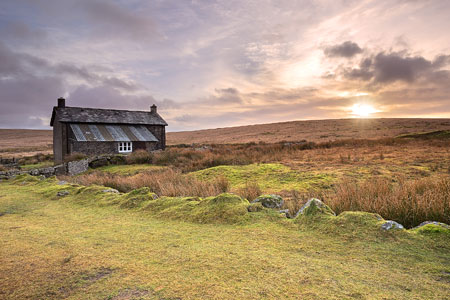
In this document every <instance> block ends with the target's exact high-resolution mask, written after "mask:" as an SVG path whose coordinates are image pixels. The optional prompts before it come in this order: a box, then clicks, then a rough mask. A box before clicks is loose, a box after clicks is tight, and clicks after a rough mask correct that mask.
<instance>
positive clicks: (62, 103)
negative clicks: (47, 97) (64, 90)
mask: <svg viewBox="0 0 450 300" xmlns="http://www.w3.org/2000/svg"><path fill="white" fill-rule="evenodd" d="M58 107H66V99H64V98H63V97H60V98H58Z"/></svg>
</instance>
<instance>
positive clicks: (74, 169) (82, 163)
mask: <svg viewBox="0 0 450 300" xmlns="http://www.w3.org/2000/svg"><path fill="white" fill-rule="evenodd" d="M65 165H66V171H67V175H70V176H73V175H77V174H80V173H83V172H86V171H87V170H88V169H89V160H88V159H82V160H76V161H69V162H68V163H66V164H65Z"/></svg>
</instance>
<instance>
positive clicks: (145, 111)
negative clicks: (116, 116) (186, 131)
mask: <svg viewBox="0 0 450 300" xmlns="http://www.w3.org/2000/svg"><path fill="white" fill-rule="evenodd" d="M55 107H56V108H81V109H98V110H109V111H111V110H114V111H128V112H144V113H149V114H150V113H151V111H147V110H128V109H114V108H97V107H80V106H65V107H57V106H55Z"/></svg>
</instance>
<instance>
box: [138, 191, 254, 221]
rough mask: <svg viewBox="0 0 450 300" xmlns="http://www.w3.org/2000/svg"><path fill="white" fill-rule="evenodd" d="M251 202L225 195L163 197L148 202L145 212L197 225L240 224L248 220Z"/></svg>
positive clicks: (232, 195) (235, 196)
mask: <svg viewBox="0 0 450 300" xmlns="http://www.w3.org/2000/svg"><path fill="white" fill-rule="evenodd" d="M249 204H250V203H249V202H248V201H247V200H246V199H242V198H241V197H239V196H237V195H234V194H229V193H224V194H220V195H218V196H215V197H207V198H204V199H202V198H199V197H161V198H159V199H156V200H152V201H149V202H147V204H146V206H145V208H144V209H145V210H146V211H148V212H149V213H151V214H153V215H156V216H158V217H164V218H170V219H177V220H183V221H189V222H195V223H228V224H231V223H239V222H242V221H245V220H246V215H247V214H248V210H247V208H248V206H249Z"/></svg>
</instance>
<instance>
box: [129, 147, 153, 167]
mask: <svg viewBox="0 0 450 300" xmlns="http://www.w3.org/2000/svg"><path fill="white" fill-rule="evenodd" d="M125 161H126V163H127V164H129V165H132V164H151V163H152V162H153V154H152V153H150V152H148V151H145V150H141V149H140V150H137V151H135V152H133V153H131V154H130V155H128V156H126V158H125Z"/></svg>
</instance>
